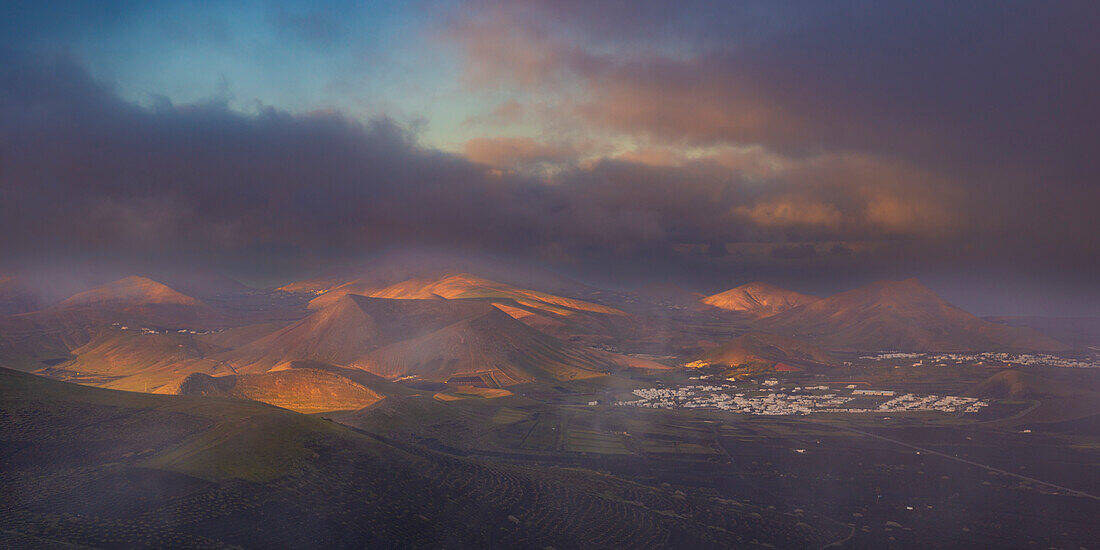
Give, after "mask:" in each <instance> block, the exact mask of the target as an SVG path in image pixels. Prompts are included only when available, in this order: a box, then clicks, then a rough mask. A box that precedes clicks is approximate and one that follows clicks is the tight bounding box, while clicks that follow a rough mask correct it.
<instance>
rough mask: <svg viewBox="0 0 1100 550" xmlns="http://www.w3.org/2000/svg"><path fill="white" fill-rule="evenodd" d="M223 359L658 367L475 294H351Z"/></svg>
mask: <svg viewBox="0 0 1100 550" xmlns="http://www.w3.org/2000/svg"><path fill="white" fill-rule="evenodd" d="M226 359H227V360H228V361H229V362H230V363H231V364H233V365H235V366H237V367H238V368H239V369H240V370H242V372H265V371H267V370H270V369H271V368H273V367H276V366H279V365H282V364H285V363H288V362H290V361H294V360H313V361H321V362H325V363H331V364H334V365H337V366H343V367H351V368H358V369H363V370H367V371H370V372H373V373H375V374H378V375H380V376H383V377H386V378H399V377H404V376H416V377H420V378H424V379H427V380H436V381H444V382H445V381H448V380H450V379H452V378H454V377H470V378H471V380H470V382H476V381H480V382H477V383H476V384H474V385H477V384H481V383H484V384H490V385H493V386H501V385H504V386H506V385H513V384H517V383H521V382H529V381H533V380H538V379H554V380H568V379H576V378H585V377H591V376H601V375H602V374H604V373H605V372H607V371H609V370H612V369H614V368H622V367H639V368H654V369H656V368H663V367H661V366H660V365H657V364H655V363H650V362H647V361H642V360H635V359H632V358H629V357H625V356H620V355H614V354H610V353H605V352H600V351H597V350H592V349H588V348H584V347H582V346H578V345H576V344H572V343H569V342H565V341H562V340H559V339H557V338H554V337H552V336H549V335H547V334H543V333H541V332H539V331H537V330H535V329H532V328H530V327H528V326H526V325H524V324H523V323H521V322H519V321H517V320H516V319H514V318H513V317H512V316H510V315H508V314H506V313H504V312H503V311H501V310H500V309H498V308H496V307H494V306H493V305H492V304H491V303H487V302H482V301H480V300H469V299H450V300H444V299H435V300H421V299H386V298H370V297H365V296H357V295H354V294H349V295H346V296H344V297H342V298H341V299H340V300H339V301H337V302H336V303H334V304H332V305H330V306H328V307H325V308H323V309H321V310H320V311H318V312H316V313H314V314H312V315H310V316H309V317H307V318H305V319H303V320H302V321H299V322H297V323H294V324H292V325H290V326H288V327H286V328H284V329H282V330H279V331H276V332H275V333H272V334H271V335H269V336H266V337H264V338H261V339H260V340H257V341H256V342H253V343H252V344H249V345H247V346H245V347H243V348H241V349H240V350H237V351H235V352H232V353H230V354H227V355H226ZM474 379H476V380H474Z"/></svg>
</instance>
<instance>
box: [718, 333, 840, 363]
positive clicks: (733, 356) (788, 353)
mask: <svg viewBox="0 0 1100 550" xmlns="http://www.w3.org/2000/svg"><path fill="white" fill-rule="evenodd" d="M699 360H701V361H704V362H706V363H708V364H711V365H722V366H728V367H739V366H742V365H749V364H752V365H762V366H766V367H774V366H775V365H776V364H778V363H788V362H789V363H813V364H818V365H831V364H835V362H836V358H835V357H833V356H832V355H830V354H829V353H828V352H826V351H825V350H822V349H821V348H818V347H817V346H814V345H812V344H809V343H807V342H803V341H801V340H796V339H794V338H788V337H786V336H779V335H777V334H767V333H763V332H750V333H747V334H743V335H741V336H738V337H737V338H734V339H733V340H730V341H729V342H726V343H725V344H722V345H721V346H718V347H716V348H711V349H709V350H707V351H706V352H704V353H703V354H702V355H701V356H700V357H699Z"/></svg>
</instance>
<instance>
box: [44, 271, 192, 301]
mask: <svg viewBox="0 0 1100 550" xmlns="http://www.w3.org/2000/svg"><path fill="white" fill-rule="evenodd" d="M199 303H200V302H199V301H198V300H197V299H195V298H192V297H190V296H187V295H186V294H183V293H181V292H178V291H176V290H173V289H171V288H169V287H168V286H167V285H163V284H161V283H158V282H156V281H154V280H152V279H147V278H145V277H139V276H136V275H131V276H129V277H125V278H122V279H119V280H117V281H114V282H111V283H107V284H105V285H103V286H99V287H96V288H93V289H91V290H85V291H84V292H81V293H78V294H75V295H73V296H72V297H70V298H68V299H67V300H65V301H63V302H61V306H62V307H75V306H90V307H103V308H110V309H117V308H129V307H135V306H145V305H152V304H162V305H178V306H197V305H199Z"/></svg>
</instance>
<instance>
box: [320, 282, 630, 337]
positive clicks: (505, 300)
mask: <svg viewBox="0 0 1100 550" xmlns="http://www.w3.org/2000/svg"><path fill="white" fill-rule="evenodd" d="M348 294H358V295H362V296H371V297H375V298H391V299H403V300H405V299H416V300H438V299H447V300H482V301H486V302H491V303H493V304H494V305H496V306H497V308H498V309H500V310H501V311H503V312H505V313H507V314H508V315H511V316H512V317H513V318H515V319H518V320H520V321H522V322H523V323H524V324H526V325H528V326H531V327H534V328H537V329H539V330H542V331H544V332H548V333H550V334H553V335H555V336H559V337H562V338H566V339H568V338H569V337H571V336H574V335H579V334H588V335H611V334H614V335H621V334H624V333H627V332H629V331H630V330H632V329H633V328H634V323H635V320H634V319H633V318H632V317H631V316H629V315H627V314H626V313H624V312H622V311H620V310H618V309H615V308H612V307H607V306H603V305H600V304H596V303H592V302H587V301H584V300H578V299H574V298H566V297H563V296H557V295H554V294H549V293H546V292H540V291H537V290H530V289H526V288H520V287H517V286H512V285H509V284H505V283H501V282H497V281H491V280H489V279H484V278H481V277H477V276H475V275H471V274H468V273H451V274H446V275H442V276H433V277H425V278H417V279H408V280H405V281H401V282H398V283H394V284H389V285H384V286H383V285H379V284H378V283H377V282H375V281H374V280H356V281H352V282H349V283H345V284H343V285H340V286H338V287H336V288H333V289H331V290H328V291H325V292H324V293H322V294H321V295H319V296H317V297H316V298H314V299H313V300H312V301H311V302H310V303H309V308H310V309H320V308H323V307H325V306H328V305H331V304H333V303H335V302H337V301H339V300H340V298H342V297H343V296H346V295H348Z"/></svg>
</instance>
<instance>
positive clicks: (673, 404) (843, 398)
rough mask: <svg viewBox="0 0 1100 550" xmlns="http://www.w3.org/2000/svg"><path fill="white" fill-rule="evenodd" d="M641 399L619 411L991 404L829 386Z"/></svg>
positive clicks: (646, 392) (672, 393) (974, 407)
mask: <svg viewBox="0 0 1100 550" xmlns="http://www.w3.org/2000/svg"><path fill="white" fill-rule="evenodd" d="M633 393H634V395H636V396H638V397H639V398H640V399H635V400H630V401H617V402H615V405H619V406H630V407H646V408H653V409H703V408H713V409H719V410H723V411H731V412H739V413H746V414H755V415H765V416H788V415H807V414H811V413H868V412H906V411H939V412H945V413H973V412H978V411H979V410H980V409H981V408H982V407H986V406H988V403H987V402H985V401H982V400H980V399H977V398H973V397H958V396H950V395H949V396H937V395H924V396H919V395H915V394H903V395H900V396H896V397H893V396H895V394H896V392H894V391H890V390H852V391H851V392H850V393H849V394H847V395H844V394H841V393H837V392H830V391H828V386H809V387H797V386H796V387H794V388H791V389H789V390H781V391H778V392H769V393H763V392H760V393H758V394H756V395H750V394H748V393H744V392H739V393H733V392H731V391H729V388H727V387H722V386H699V385H694V386H682V387H679V388H643V389H638V390H634V392H633ZM869 396H877V397H893V399H890V400H888V401H885V402H883V403H880V404H877V406H876V405H862V406H861V405H858V404H853V403H852V402H853V401H855V400H856V399H857V398H861V397H869Z"/></svg>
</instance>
